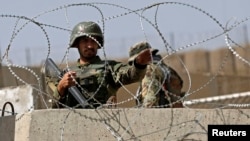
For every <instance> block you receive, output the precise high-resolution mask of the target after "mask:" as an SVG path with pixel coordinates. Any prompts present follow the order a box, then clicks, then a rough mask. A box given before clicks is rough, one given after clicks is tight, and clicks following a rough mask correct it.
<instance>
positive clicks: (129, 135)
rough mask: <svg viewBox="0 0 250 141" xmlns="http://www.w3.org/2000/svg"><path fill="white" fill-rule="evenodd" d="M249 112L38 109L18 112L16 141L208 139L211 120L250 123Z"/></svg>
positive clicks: (10, 135) (9, 135)
mask: <svg viewBox="0 0 250 141" xmlns="http://www.w3.org/2000/svg"><path fill="white" fill-rule="evenodd" d="M249 114H250V110H249V109H204V110H201V109H134V108H131V109H126V108H125V109H99V110H87V109H85V110H75V111H72V110H67V109H61V110H35V111H32V112H28V113H24V114H20V115H16V117H15V119H16V122H15V127H14V128H15V130H14V131H15V137H14V138H15V140H14V141H56V140H65V141H68V140H70V141H80V140H86V141H117V140H119V139H118V138H120V140H133V141H135V140H136V141H139V140H140V141H159V140H169V141H177V140H203V141H205V140H207V128H208V125H209V124H225V125H228V124H237V125H240V124H249V123H250V119H249V117H248V115H249ZM1 122H2V123H3V122H7V119H6V118H5V119H3V118H0V125H1ZM0 130H2V126H0ZM0 135H1V134H0ZM12 136H13V132H6V134H5V136H1V137H0V138H1V139H3V140H5V139H7V138H8V137H10V138H12ZM5 137H7V138H5Z"/></svg>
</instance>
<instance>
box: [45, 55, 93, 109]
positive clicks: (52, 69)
mask: <svg viewBox="0 0 250 141" xmlns="http://www.w3.org/2000/svg"><path fill="white" fill-rule="evenodd" d="M45 74H46V76H50V77H56V78H61V77H62V73H61V71H60V69H59V68H58V67H57V65H56V64H55V63H54V61H53V60H52V59H51V58H48V59H47V60H46V62H45ZM68 91H69V92H70V94H71V95H72V96H73V97H74V98H75V99H76V100H77V102H78V103H79V104H80V105H81V106H82V107H83V108H86V107H87V106H89V103H88V101H87V99H86V98H85V97H84V96H83V95H82V94H81V92H80V91H79V90H78V88H77V87H76V86H72V87H69V88H68Z"/></svg>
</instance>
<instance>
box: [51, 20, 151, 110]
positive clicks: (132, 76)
mask: <svg viewBox="0 0 250 141" xmlns="http://www.w3.org/2000/svg"><path fill="white" fill-rule="evenodd" d="M103 44H104V38H103V33H102V31H101V28H100V27H99V25H98V24H97V23H95V22H92V21H89V22H80V23H79V24H77V25H76V26H75V27H74V28H73V30H72V33H71V37H70V47H72V48H77V49H78V52H79V55H80V58H79V59H78V61H77V66H74V67H70V68H69V71H67V72H65V73H64V75H63V77H62V79H60V80H58V81H57V82H55V86H56V89H55V90H54V94H53V96H54V97H55V99H57V100H59V101H60V103H63V104H65V105H67V106H69V107H75V106H76V105H78V102H77V101H76V100H75V99H74V97H73V96H72V95H71V94H69V93H68V88H69V87H71V86H77V87H78V88H79V90H80V91H81V93H82V94H83V95H84V96H85V97H86V98H87V99H88V102H89V103H91V105H92V108H97V107H99V106H103V104H107V103H115V102H116V93H117V91H118V89H119V88H120V87H121V85H126V84H131V83H134V82H137V81H140V80H141V79H142V78H143V77H144V75H145V72H146V67H147V64H149V63H150V61H151V58H150V50H149V49H148V48H150V45H149V44H148V43H147V42H140V43H137V44H135V46H139V47H140V46H142V47H143V48H144V50H142V51H141V52H140V53H139V55H138V56H137V57H136V58H135V60H134V61H133V62H132V64H131V65H129V64H123V63H121V62H117V61H113V60H101V59H100V57H99V56H98V55H97V50H98V49H100V48H101V47H102V46H103ZM75 80H76V82H77V83H76V82H75ZM78 84H79V85H78ZM61 105H62V104H61ZM76 108H80V106H78V107H76Z"/></svg>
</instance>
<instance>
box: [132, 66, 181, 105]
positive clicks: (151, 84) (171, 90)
mask: <svg viewBox="0 0 250 141" xmlns="http://www.w3.org/2000/svg"><path fill="white" fill-rule="evenodd" d="M182 85H183V80H182V79H181V77H180V76H179V75H178V74H177V72H176V71H175V70H174V69H172V68H171V67H169V66H167V65H166V64H164V63H161V64H156V63H154V64H153V63H152V64H150V65H148V66H147V71H146V74H145V77H144V78H143V80H142V82H141V86H140V88H139V90H138V92H137V95H138V98H139V102H137V105H138V106H143V107H154V106H163V105H165V106H164V107H166V105H167V107H170V106H169V104H171V103H173V102H175V101H177V100H178V99H179V98H180V96H181V89H182Z"/></svg>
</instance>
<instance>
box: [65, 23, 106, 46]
mask: <svg viewBox="0 0 250 141" xmlns="http://www.w3.org/2000/svg"><path fill="white" fill-rule="evenodd" d="M83 36H91V37H94V38H95V39H96V40H97V41H98V42H99V43H100V45H101V46H103V42H104V40H103V33H102V30H101V28H100V26H99V25H98V24H97V23H95V22H92V21H87V22H80V23H78V24H77V25H76V26H75V27H74V28H73V30H72V32H71V36H70V43H69V46H70V47H76V43H77V42H76V41H77V39H78V38H79V37H83Z"/></svg>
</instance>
